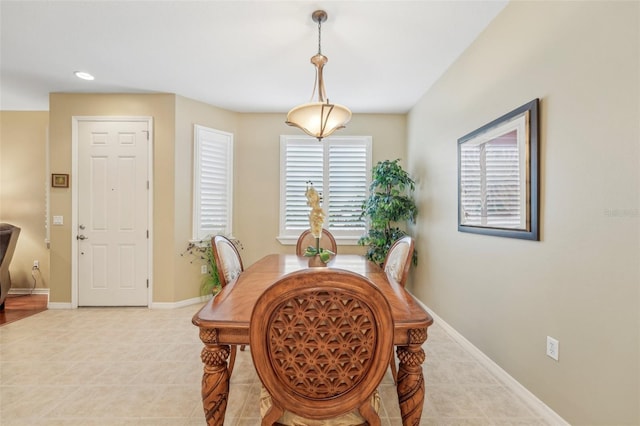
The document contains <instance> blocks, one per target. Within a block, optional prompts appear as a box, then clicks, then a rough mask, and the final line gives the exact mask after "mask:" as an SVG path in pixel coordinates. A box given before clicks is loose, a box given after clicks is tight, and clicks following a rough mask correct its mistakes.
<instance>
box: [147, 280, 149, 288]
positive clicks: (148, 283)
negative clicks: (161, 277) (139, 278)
mask: <svg viewBox="0 0 640 426" xmlns="http://www.w3.org/2000/svg"><path fill="white" fill-rule="evenodd" d="M147 288H149V278H147Z"/></svg>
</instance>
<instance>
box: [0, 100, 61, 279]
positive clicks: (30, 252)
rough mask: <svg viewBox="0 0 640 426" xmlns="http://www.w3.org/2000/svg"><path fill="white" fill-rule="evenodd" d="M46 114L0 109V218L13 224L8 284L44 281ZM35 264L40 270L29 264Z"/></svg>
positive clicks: (46, 260)
mask: <svg viewBox="0 0 640 426" xmlns="http://www.w3.org/2000/svg"><path fill="white" fill-rule="evenodd" d="M48 124H49V112H48V111H37V112H19V111H0V222H8V223H11V224H13V225H16V226H19V227H20V228H21V230H20V237H19V238H18V244H17V246H16V251H15V253H14V255H13V260H12V261H11V267H10V271H11V285H12V287H13V288H19V287H22V288H32V287H33V286H34V281H33V278H34V277H35V279H36V282H35V285H36V287H38V288H39V287H47V286H48V284H49V250H48V248H47V245H46V242H45V240H46V237H47V235H46V227H45V226H46V225H45V217H46V213H45V212H46V188H47V184H48V180H47V179H48V176H46V164H47V163H46V146H47V128H48ZM34 260H38V261H39V262H40V273H39V274H38V272H37V271H35V272H34V274H33V276H32V273H31V268H32V266H33V261H34Z"/></svg>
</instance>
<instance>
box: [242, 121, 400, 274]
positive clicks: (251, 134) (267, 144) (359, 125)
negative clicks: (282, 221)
mask: <svg viewBox="0 0 640 426" xmlns="http://www.w3.org/2000/svg"><path fill="white" fill-rule="evenodd" d="M284 119H285V114H241V115H240V126H239V132H238V134H237V135H236V138H235V182H234V184H235V189H234V197H235V202H234V224H233V233H234V235H235V236H236V237H237V238H239V239H240V241H241V242H242V245H243V247H244V248H243V250H242V251H241V253H240V254H241V255H242V258H243V261H244V263H245V265H250V264H251V263H253V262H255V261H256V260H258V259H259V258H261V257H262V256H264V255H266V254H268V253H293V252H295V246H290V245H282V244H280V242H279V241H278V240H277V239H276V237H277V236H278V226H279V219H278V214H279V199H280V189H279V188H280V135H298V134H301V131H300V130H298V129H295V128H292V127H289V126H287V125H286V124H284ZM339 134H340V135H341V136H345V135H370V136H372V137H373V164H375V163H376V162H377V161H381V160H385V159H396V158H402V159H403V160H404V159H405V152H406V116H405V115H400V114H397V115H394V114H360V115H354V116H353V118H352V119H351V122H349V124H348V125H347V127H346V128H345V129H343V130H341V131H340V133H339ZM405 163H406V162H405V161H403V164H405ZM340 253H364V248H363V247H359V246H341V247H340Z"/></svg>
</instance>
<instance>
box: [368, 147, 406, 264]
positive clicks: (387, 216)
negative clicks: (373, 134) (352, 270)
mask: <svg viewBox="0 0 640 426" xmlns="http://www.w3.org/2000/svg"><path fill="white" fill-rule="evenodd" d="M399 161H400V159H396V160H394V161H390V160H385V161H380V162H378V164H376V165H375V167H374V168H373V170H372V173H371V185H370V186H369V197H367V199H366V200H365V201H364V203H363V204H362V214H361V215H360V217H361V218H362V217H367V218H368V220H369V231H368V232H367V234H365V235H363V236H362V237H361V238H360V239H359V240H358V244H359V245H361V246H368V247H369V248H368V249H367V252H366V254H365V256H366V257H367V259H369V260H371V261H373V262H375V263H377V264H378V265H382V264H383V263H384V259H385V257H386V256H387V252H388V251H389V249H390V248H391V246H392V245H393V243H394V242H396V241H397V240H398V239H400V238H402V237H403V236H405V235H407V233H406V232H405V231H404V230H402V229H401V228H399V227H398V224H399V223H401V222H405V221H410V222H411V223H416V216H417V214H418V207H417V206H416V204H415V202H414V200H413V197H412V196H411V193H412V192H413V191H414V190H415V182H414V180H413V179H412V178H411V176H409V174H408V173H407V172H406V171H404V170H403V169H402V166H401V165H400V164H399ZM412 261H413V264H414V265H416V264H417V263H418V257H417V252H416V251H414V253H413V259H412Z"/></svg>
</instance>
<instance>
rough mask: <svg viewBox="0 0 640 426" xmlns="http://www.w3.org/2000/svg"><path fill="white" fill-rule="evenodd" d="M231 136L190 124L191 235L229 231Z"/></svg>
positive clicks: (204, 235) (200, 236)
mask: <svg viewBox="0 0 640 426" xmlns="http://www.w3.org/2000/svg"><path fill="white" fill-rule="evenodd" d="M232 181H233V135H232V134H231V133H226V132H221V131H219V130H215V129H210V128H207V127H204V126H199V125H195V127H194V185H193V187H194V194H193V199H194V208H193V211H194V218H193V238H194V240H202V239H204V238H207V237H211V236H212V235H216V234H224V235H230V234H231V231H232V229H231V213H232V205H233V204H232V187H231V183H232Z"/></svg>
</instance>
